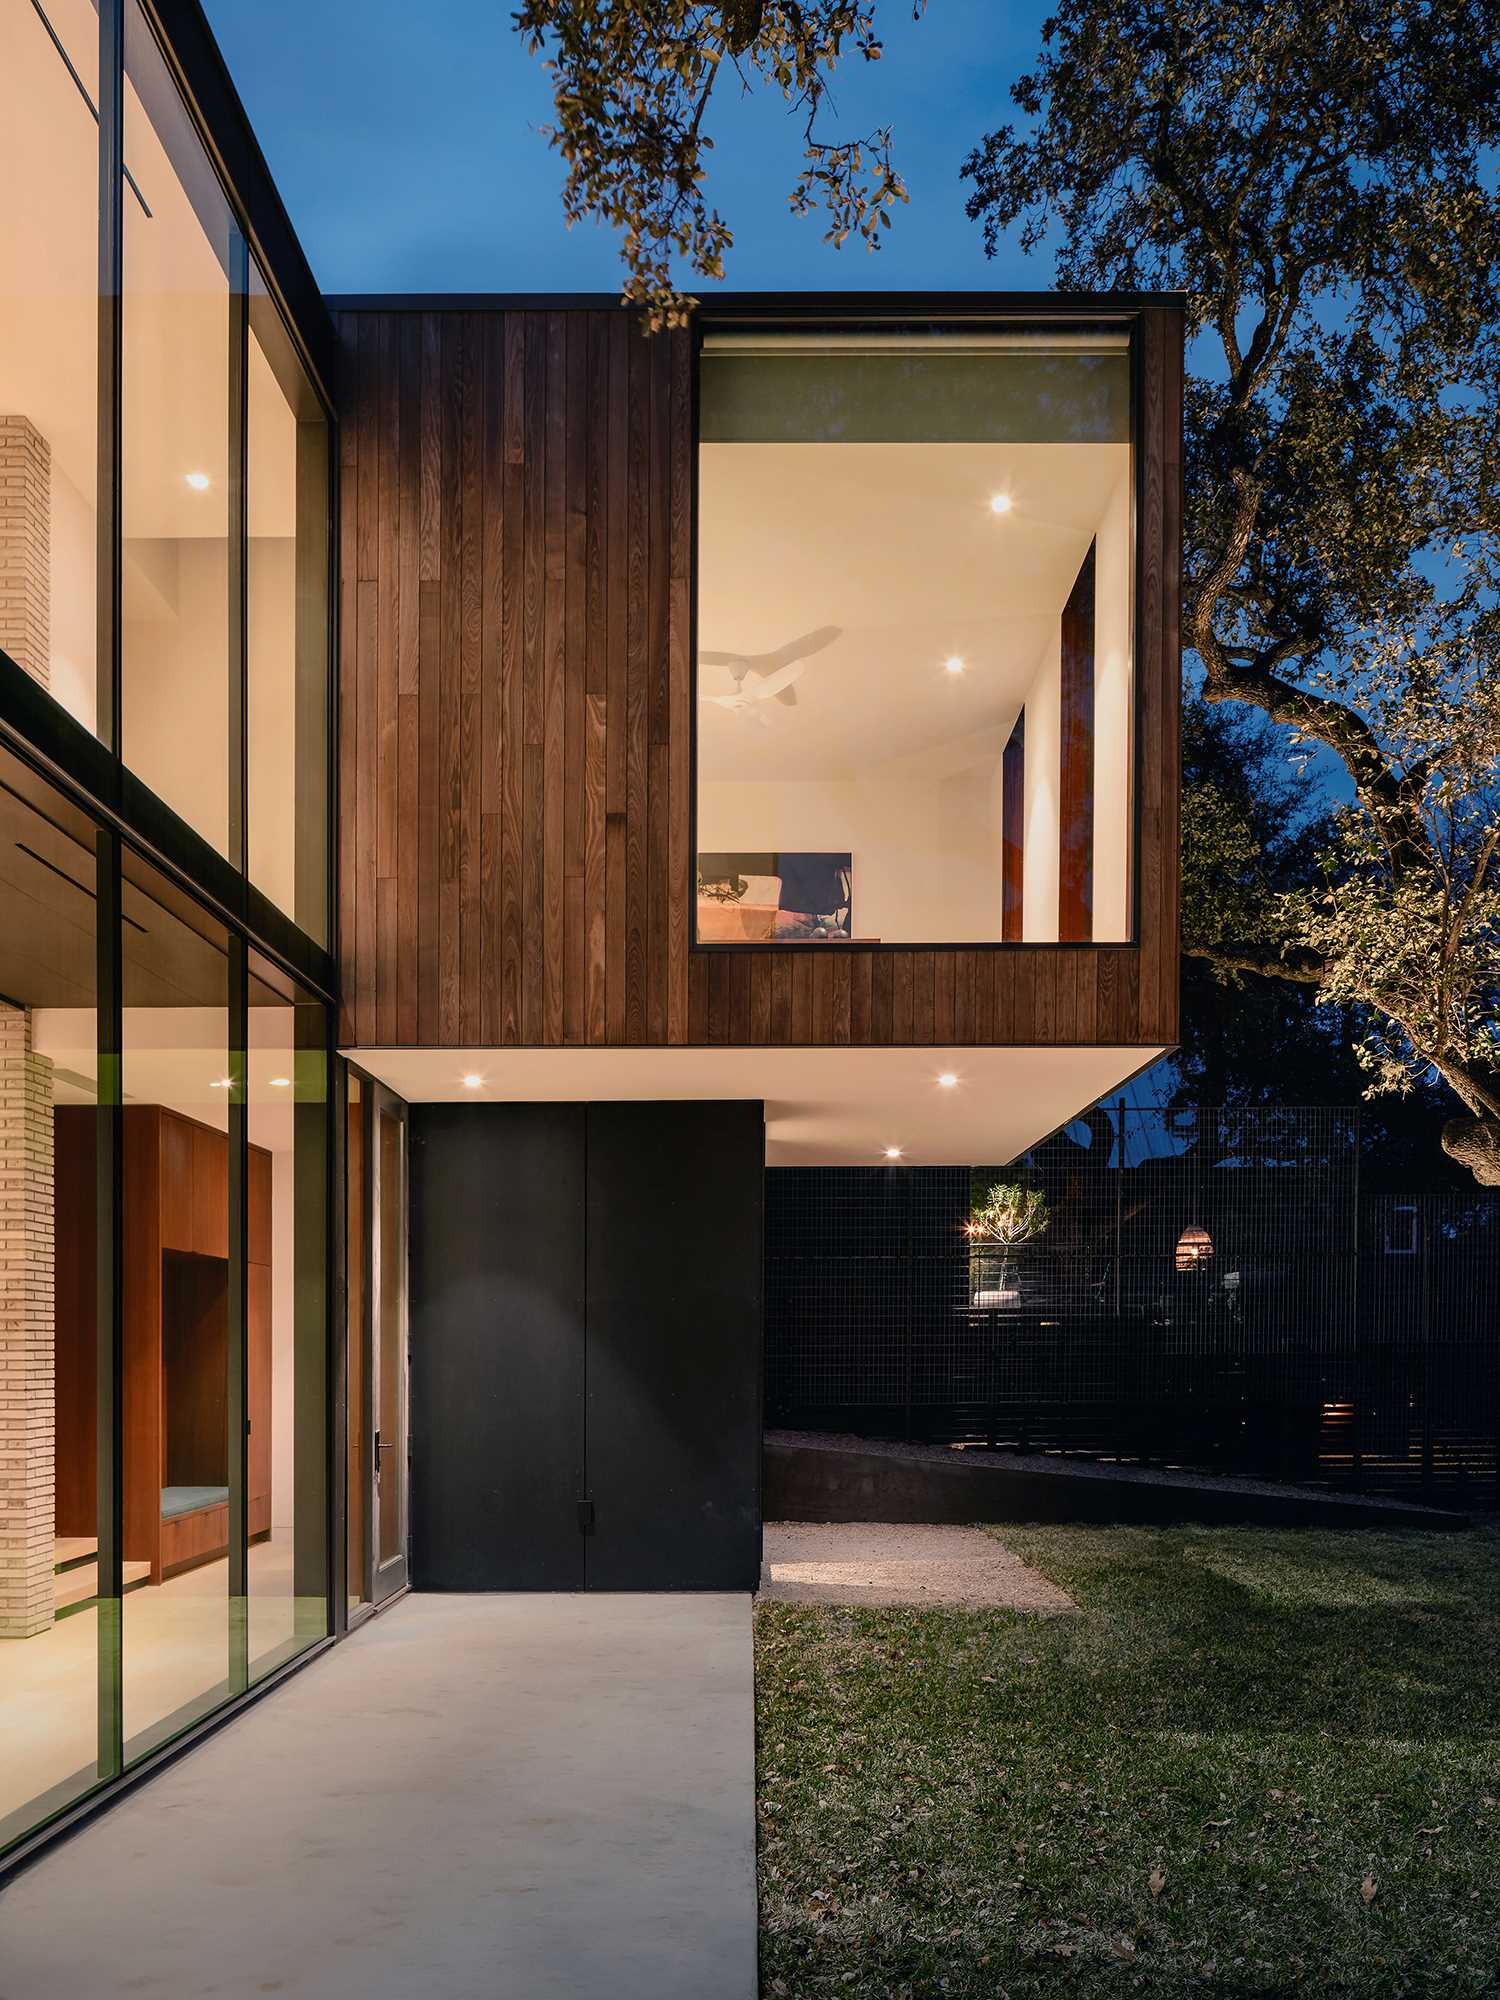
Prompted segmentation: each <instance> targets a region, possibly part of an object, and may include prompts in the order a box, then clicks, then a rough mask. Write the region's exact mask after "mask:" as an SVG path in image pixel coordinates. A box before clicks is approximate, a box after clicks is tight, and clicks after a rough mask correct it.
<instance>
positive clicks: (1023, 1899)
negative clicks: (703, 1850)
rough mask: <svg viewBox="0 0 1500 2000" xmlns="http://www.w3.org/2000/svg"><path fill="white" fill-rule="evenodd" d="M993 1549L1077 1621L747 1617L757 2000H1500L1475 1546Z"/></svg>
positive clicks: (1142, 1539)
mask: <svg viewBox="0 0 1500 2000" xmlns="http://www.w3.org/2000/svg"><path fill="white" fill-rule="evenodd" d="M1002 1538H1003V1540H1004V1541H1005V1543H1006V1545H1007V1546H1008V1547H1010V1548H1012V1549H1014V1550H1015V1551H1016V1552H1017V1554H1019V1555H1021V1556H1022V1557H1024V1558H1025V1560H1026V1561H1028V1562H1030V1563H1033V1564H1035V1565H1036V1566H1037V1567H1038V1568H1040V1569H1042V1570H1044V1571H1045V1572H1046V1573H1047V1574H1048V1575H1049V1576H1051V1577H1053V1578H1054V1579H1055V1580H1056V1581H1057V1582H1058V1583H1060V1584H1061V1585H1062V1586H1063V1587H1064V1588H1065V1589H1066V1590H1068V1591H1069V1592H1070V1593H1071V1594H1072V1595H1073V1597H1074V1598H1075V1599H1076V1600H1077V1602H1078V1605H1079V1607H1080V1609H1079V1612H1078V1613H1077V1615H1073V1616H1064V1617H1056V1618H1038V1617H1034V1616H1031V1617H1028V1616H1023V1615H1021V1614H1017V1613H1011V1612H997V1611H990V1612H943V1611H866V1610H841V1609H840V1610H835V1609H824V1608H823V1607H813V1606H807V1605H790V1604H763V1605H761V1606H760V1607H759V1608H758V1610H757V1613H756V1669H757V1671H756V1679H757V1690H758V1692H757V1710H758V1743H759V1748H758V1761H759V1811H760V1904H761V1939H762V1942H761V1958H762V1991H763V1993H764V1994H766V1995H781V1994H787V1995H791V1996H793V2000H810V1996H815V1995H824V1994H838V1995H851V1994H852V1995H856V1996H858V2000H881V1996H902V2000H907V1996H909V2000H929V1996H939V1995H942V1996H948V2000H1004V1996H1013V2000H1019V1996H1022V1995H1042V1994H1046V1995H1049V1996H1051V1995H1068V1996H1071V1995H1087V1996H1093V1995H1101V1994H1111V1995H1112V1994H1131V1993H1138V1992H1139V1993H1147V1994H1150V1995H1152V1996H1153V2000H1154V1997H1155V1996H1172V1995H1177V1994H1206V1993H1212V1994H1215V1995H1240V1996H1243V1995H1270V1994H1283V1993H1289V1994H1308V1995H1318V1996H1322V1995H1360V1996H1367V1995H1368V1996H1376V1995H1381V1996H1383V1995H1392V1996H1394V1995H1421V1994H1441V1995H1443V1996H1445V2000H1457V1996H1462V1995H1468V1994H1481V1993H1482V1994H1496V1993H1500V1682H1497V1678H1496V1665H1497V1656H1500V1655H1497V1639H1500V1530H1496V1529H1494V1528H1485V1529H1477V1530H1475V1531H1473V1532H1471V1533H1469V1534H1466V1535H1452V1536H1443V1535H1413V1534H1366V1533H1349V1534H1337V1533H1324V1532H1314V1531H1286V1530H1277V1529H1209V1528H1175V1529H1145V1528H1114V1529H1111V1528H1083V1527H1077V1528H1069V1527H1059V1528H1026V1529H1010V1528H1007V1529H1006V1530H1005V1531H1004V1533H1003V1537H1002Z"/></svg>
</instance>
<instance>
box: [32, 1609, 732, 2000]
mask: <svg viewBox="0 0 1500 2000" xmlns="http://www.w3.org/2000/svg"><path fill="white" fill-rule="evenodd" d="M755 1990H756V1951H755V1812H754V1698H753V1666H752V1657H751V1631H750V1600H749V1599H748V1597H729V1596H723V1597H719V1596H707V1597H697V1596H695V1597H687V1596H650V1597H645V1596H629V1597H627V1596H597V1597H595V1596H580V1597H553V1596H529V1595H528V1596H521V1595H516V1596H508V1595H507V1596H492V1597H446V1596H413V1597H410V1598H407V1599H406V1600H405V1601H404V1602H402V1603H400V1604H398V1605H396V1606H394V1607H393V1608H392V1609H391V1610H389V1611H388V1612H386V1613H385V1614H384V1615H383V1616H381V1617H380V1618H378V1619H376V1620H375V1621H374V1622H373V1623H372V1624H371V1625H369V1626H368V1627H367V1628H366V1629H365V1630H363V1631H361V1632H358V1633H356V1634H355V1635H354V1637H353V1638H351V1639H350V1640H349V1641H348V1642H347V1643H346V1644H344V1645H342V1646H339V1647H336V1648H335V1649H334V1650H333V1651H332V1652H331V1653H329V1654H327V1655H326V1656H325V1657H324V1658H322V1659H320V1660H318V1661H316V1662H314V1663H313V1664H312V1665H311V1666H309V1667H308V1668H307V1669H306V1670H305V1671H304V1672H303V1673H301V1674H299V1675H298V1676H297V1677H296V1678H295V1679H294V1680H292V1681H291V1682H290V1683H289V1684H288V1685H287V1686H286V1687H284V1688H282V1689H280V1690H279V1691H277V1692H276V1693H274V1694H272V1695H270V1696H269V1697H268V1698H267V1699H266V1700H265V1701H264V1702H262V1703H261V1704H260V1705H259V1706H258V1707H256V1708H254V1709H252V1710H251V1711H250V1712H249V1713H248V1714H246V1715H244V1716H243V1717H241V1718H240V1719H239V1720H238V1721H236V1722H234V1723H232V1724H230V1725H229V1726H228V1727H227V1728H226V1729H225V1730H224V1731H222V1732H221V1733H220V1734H219V1735H218V1736H216V1737H214V1738H212V1739H211V1740H210V1741H209V1742H208V1743H206V1744H204V1745H202V1746H201V1747H200V1748H198V1749H196V1750H194V1751H192V1752H191V1753H190V1754H189V1755H187V1756H186V1757H184V1758H183V1759H182V1760H181V1761H180V1762H179V1763H178V1764H176V1765H174V1766H173V1767H172V1768H171V1769H170V1770H168V1771H166V1772H164V1773H163V1774H162V1775H161V1776H160V1777H158V1778H156V1779H154V1780H152V1781H151V1782H150V1783H148V1784H146V1785H144V1786H143V1787H142V1788H141V1789H140V1790H139V1791H138V1792H136V1793H134V1794H133V1795H131V1796H130V1797H128V1798H126V1799H124V1800H122V1801H121V1803H120V1804H119V1805H118V1806H117V1807H115V1808H114V1809H113V1810H112V1811H111V1812H109V1813H107V1814H105V1815H104V1816H103V1817H102V1818H101V1819H98V1820H95V1821H94V1822H93V1823H92V1824H91V1825H89V1826H87V1827H86V1828H84V1829H83V1831H82V1832H80V1833H79V1834H77V1835H76V1836H75V1837H74V1838H73V1839H71V1840H68V1841H65V1842H64V1843H63V1844H62V1845H61V1846H60V1847H58V1848H56V1849H55V1850H53V1851H52V1852H51V1853H50V1854H48V1855H46V1856H45V1857H44V1858H43V1859H42V1860H41V1861H39V1862H38V1863H37V1864H36V1865H35V1866H34V1867H32V1868H31V1869H29V1870H27V1871H26V1872H25V1873H24V1874H22V1875H20V1876H19V1877H18V1878H17V1879H16V1880H15V1881H14V1882H13V1883H12V1884H11V1885H10V1887H9V1888H7V1889H4V1890H0V1996H3V2000H109V1996H112V1995H127V1994H128V1995H130V1996H132V2000H140V1996H143V1995H144V1996H153V2000H154V1996H162V2000H167V1996H170V2000H202V1997H203V1996H209V1995H213V1996H221V2000H240V1996H253V1995H258V1994H263V1993H275V1994H285V1995H289V1996H299V2000H386V1996H389V1997H390V2000H418V1996H420V2000H481V1996H482V1997H483V2000H595V1996H597V1997H598V2000H707V1996H712V2000H754V1996H755Z"/></svg>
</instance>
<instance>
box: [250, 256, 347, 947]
mask: <svg viewBox="0 0 1500 2000" xmlns="http://www.w3.org/2000/svg"><path fill="white" fill-rule="evenodd" d="M248 403H249V416H248V421H249V459H248V464H249V473H248V478H249V495H248V506H249V522H250V543H249V573H248V586H247V588H248V599H249V629H248V641H247V647H248V650H247V654H246V660H247V668H246V672H247V680H248V701H249V842H250V878H251V880H252V881H253V882H254V883H255V885H256V887H257V888H258V889H261V890H263V891H264V892H265V894H266V895H267V896H269V897H270V899H271V901H272V902H273V903H275V904H276V905H277V906H278V908H280V909H282V910H285V911H286V913H287V915H288V916H291V917H294V918H295V919H296V921H297V922H298V923H299V924H300V925H301V926H302V928H303V930H305V931H307V932H309V933H310V935H311V936H313V937H315V938H316V939H317V940H318V942H319V943H320V944H323V943H326V942H327V939H328V536H329V520H328V508H329V491H328V425H327V422H326V421H325V419H324V416H323V411H322V407H321V405H320V404H319V402H318V399H317V397H316V396H315V395H314V394H313V390H312V385H311V383H310V382H309V381H308V379H307V376H306V374H305V372H304V370H303V368H302V364H301V363H300V362H299V361H298V359H297V356H296V352H295V350H294V348H293V346H292V343H291V341H290V339H289V338H288V336H287V332H286V327H285V325H284V323H283V321H282V319H281V316H280V314H279V313H278V312H277V310H276V307H275V305H274V304H273V302H272V300H271V299H270V297H269V296H268V294H267V292H266V288H265V281H264V279H263V278H262V277H261V275H260V272H259V270H258V268H257V267H256V266H255V265H254V264H252V265H251V270H250V372H249V390H248Z"/></svg>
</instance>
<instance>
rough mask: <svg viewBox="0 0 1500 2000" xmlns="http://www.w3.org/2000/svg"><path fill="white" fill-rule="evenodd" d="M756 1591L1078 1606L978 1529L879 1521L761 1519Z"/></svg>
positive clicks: (848, 1598)
mask: <svg viewBox="0 0 1500 2000" xmlns="http://www.w3.org/2000/svg"><path fill="white" fill-rule="evenodd" d="M760 1594H761V1596H762V1597H765V1598H773V1599H775V1600H776V1601H777V1602H779V1603H782V1604H871V1605H880V1604H918V1605H920V1604H926V1605H952V1606H954V1607H956V1608H958V1609H961V1610H970V1611H978V1610H987V1609H991V1608H993V1607H995V1606H999V1607H1001V1608H1002V1609H1005V1610H1010V1611H1074V1610H1076V1609H1077V1606H1076V1605H1075V1604H1074V1602H1073V1600H1072V1598H1071V1597H1069V1596H1068V1594H1067V1592H1066V1591H1062V1590H1059V1589H1058V1587H1057V1585H1056V1584H1055V1583H1052V1582H1050V1581H1049V1580H1048V1579H1047V1578H1046V1577H1045V1576H1043V1575H1042V1574H1041V1572H1040V1571H1039V1570H1034V1569H1028V1568H1027V1566H1026V1564H1025V1563H1023V1562H1022V1561H1021V1559H1020V1557H1019V1556H1014V1555H1012V1554H1011V1552H1010V1550H1009V1549H1007V1548H1006V1547H1004V1545H1003V1544H1002V1543H1000V1542H997V1541H996V1540H995V1538H994V1536H993V1535H989V1534H986V1533H985V1531H984V1530H983V1529H982V1528H947V1527H934V1526H928V1525H925V1524H923V1525H911V1524H906V1523H899V1524H897V1523H891V1524H887V1523H883V1522H878V1521H850V1522H844V1521H833V1522H822V1521H767V1523H766V1526H765V1557H764V1562H763V1565H762V1569H761V1581H760Z"/></svg>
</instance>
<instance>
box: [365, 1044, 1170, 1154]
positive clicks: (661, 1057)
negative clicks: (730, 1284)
mask: <svg viewBox="0 0 1500 2000" xmlns="http://www.w3.org/2000/svg"><path fill="white" fill-rule="evenodd" d="M346 1053H347V1054H348V1055H349V1057H350V1060H351V1061H353V1062H355V1063H356V1064H358V1066H359V1067H360V1068H361V1069H363V1070H365V1071H367V1072H368V1074H369V1075H371V1076H373V1077H375V1078H376V1079H377V1080H378V1081H379V1082H381V1083H384V1084H386V1085H388V1086H389V1087H390V1089H392V1090H393V1091H395V1092H396V1094H397V1095H398V1096H399V1097H403V1098H405V1099H406V1100H407V1101H408V1102H409V1103H423V1104H457V1103H484V1102H491V1103H518V1102H525V1103H556V1102H575V1103H576V1102H590V1101H593V1102H598V1101H605V1100H613V1101H622V1100H623V1101H648V1102H649V1101H652V1100H662V1099H673V1098H717V1099H724V1098H758V1099H760V1100H762V1101H763V1102H764V1104H765V1108H766V1164H767V1166H771V1167H853V1166H872V1165H874V1166H878V1165H881V1164H883V1163H884V1162H885V1161H886V1159H887V1148H889V1147H893V1146H894V1147H898V1148H899V1149H900V1153H899V1159H900V1164H901V1165H903V1166H972V1165H975V1164H981V1165H986V1166H989V1165H1000V1164H1002V1163H1004V1162H1005V1161H1007V1160H1011V1159H1014V1158H1015V1156H1016V1155H1017V1154H1018V1153H1023V1152H1025V1150H1026V1149H1027V1147H1028V1146H1033V1145H1035V1144H1036V1143H1037V1142H1038V1140H1041V1139H1044V1138H1045V1137H1046V1136H1047V1134H1048V1133H1049V1132H1054V1131H1056V1129H1057V1128H1058V1126H1060V1125H1065V1124H1066V1123H1067V1122H1068V1120H1069V1119H1070V1118H1073V1117H1076V1115H1077V1114H1078V1113H1079V1112H1080V1111H1082V1110H1084V1109H1085V1108H1086V1107H1087V1106H1089V1105H1091V1104H1093V1103H1094V1102H1095V1101H1096V1100H1097V1099H1099V1098H1101V1097H1106V1096H1108V1095H1109V1093H1110V1092H1111V1091H1114V1090H1117V1089H1119V1088H1120V1086H1121V1085H1122V1084H1124V1083H1125V1082H1127V1081H1128V1079H1129V1078H1130V1077H1132V1076H1134V1075H1135V1074H1136V1072H1137V1071H1139V1070H1141V1069H1143V1068H1144V1067H1145V1066H1146V1065H1147V1064H1148V1063H1150V1062H1154V1061H1155V1059H1156V1058H1157V1057H1158V1056H1159V1055H1161V1054H1162V1053H1163V1051H1162V1050H1161V1049H1158V1048H1138V1047H1136V1048H1000V1049H996V1048H986V1049H974V1048H901V1049H890V1048H873V1049H872V1048H828V1049H805V1048H799V1049H767V1048H722V1047H720V1048H692V1049H690V1048H656V1049H640V1048H632V1049H608V1048H605V1049H601V1048H565V1049H493V1048H464V1049H412V1048H384V1049H351V1050H348V1051H346ZM468 1076H472V1077H477V1078H479V1079H480V1081H479V1083H478V1084H477V1086H471V1085H468V1084H466V1083H465V1081H464V1079H465V1077H468ZM943 1076H952V1077H953V1078H954V1079H955V1081H954V1082H953V1083H952V1084H951V1085H945V1084H943V1083H940V1082H939V1081H938V1079H939V1078H940V1077H943Z"/></svg>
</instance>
